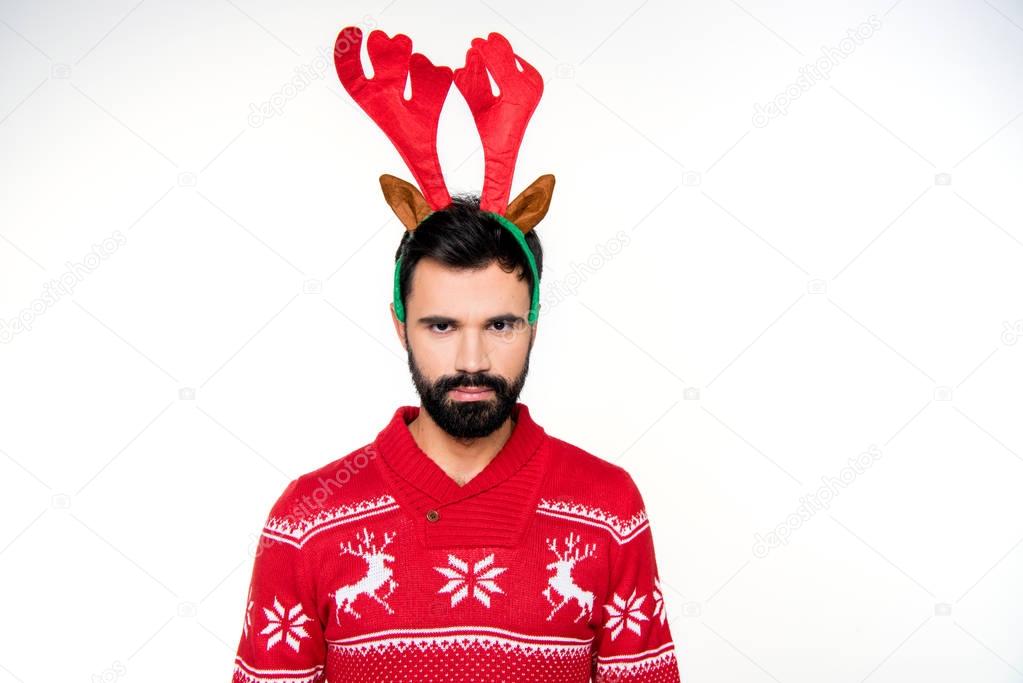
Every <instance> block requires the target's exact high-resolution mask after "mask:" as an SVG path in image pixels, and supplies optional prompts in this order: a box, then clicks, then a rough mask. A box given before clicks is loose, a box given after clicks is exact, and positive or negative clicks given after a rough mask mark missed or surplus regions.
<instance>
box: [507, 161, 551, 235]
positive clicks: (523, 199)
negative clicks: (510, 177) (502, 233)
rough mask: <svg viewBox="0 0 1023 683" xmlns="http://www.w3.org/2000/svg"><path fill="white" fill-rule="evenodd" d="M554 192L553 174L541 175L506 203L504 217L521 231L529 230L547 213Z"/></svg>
mask: <svg viewBox="0 0 1023 683" xmlns="http://www.w3.org/2000/svg"><path fill="white" fill-rule="evenodd" d="M553 194H554V176H553V175H551V174H550V173H548V174H546V175H542V176H540V177H539V178H537V179H536V180H534V181H533V184H532V185H530V186H529V187H527V188H526V189H525V190H523V191H522V192H521V193H520V194H519V196H518V197H516V198H515V199H514V200H512V202H511V204H509V205H508V210H507V211H506V212H505V214H504V217H505V218H507V219H508V220H510V221H511V222H512V223H514V224H515V225H517V226H519V228H520V229H521V230H522V232H524V233H525V232H529V231H530V230H532V229H533V228H534V227H536V224H537V223H539V222H540V221H542V220H543V217H544V216H546V215H547V209H548V207H550V205H551V195H553Z"/></svg>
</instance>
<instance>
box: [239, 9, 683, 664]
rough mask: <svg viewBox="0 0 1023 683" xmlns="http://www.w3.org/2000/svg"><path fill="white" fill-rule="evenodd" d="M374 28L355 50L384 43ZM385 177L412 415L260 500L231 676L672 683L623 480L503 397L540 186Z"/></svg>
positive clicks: (522, 333)
mask: <svg viewBox="0 0 1023 683" xmlns="http://www.w3.org/2000/svg"><path fill="white" fill-rule="evenodd" d="M346 30H347V29H346ZM380 34H381V32H374V34H373V35H371V36H370V43H369V47H370V54H371V57H372V56H374V54H376V55H377V56H379V55H381V54H382V52H381V51H382V50H384V49H386V48H387V47H390V46H393V45H394V43H393V42H392V43H387V42H385V41H387V40H392V41H398V40H399V38H401V36H396V37H395V38H394V39H387V38H386V35H384V36H383V38H380V37H379V35H380ZM342 35H344V32H342ZM374 36H377V38H376V39H374ZM495 36H497V34H491V35H490V41H492V42H491V43H489V44H491V45H499V46H501V47H500V49H505V48H504V47H503V44H502V43H501V41H502V40H503V38H501V37H500V36H497V38H495ZM355 39H356V40H355V45H356V48H357V46H358V40H361V34H356V35H355ZM339 40H340V38H339ZM406 40H407V39H406ZM374 48H376V49H374ZM473 49H480V50H481V51H483V53H484V54H483V56H485V57H488V58H493V53H492V52H491V53H487V49H486V44H485V45H483V46H477V45H476V43H474V48H473ZM355 54H356V55H358V50H357V49H355ZM508 54H510V51H509V52H508ZM336 58H337V59H339V60H343V59H347V58H348V57H345V56H343V55H342V56H336ZM403 59H405V60H408V59H409V57H408V54H407V53H406V54H405V56H404V57H403ZM472 59H473V57H472V56H471V55H470V58H469V59H468V60H467V61H469V62H471V61H472ZM412 60H413V61H414V60H415V56H412ZM374 65H375V66H377V67H378V73H381V72H384V71H386V68H387V65H386V64H385V63H381V64H377V62H376V60H375V61H374ZM489 66H490V64H488V67H489ZM527 66H528V65H527ZM412 68H413V72H414V73H415V69H416V67H415V65H413V67H412ZM530 68H531V67H530ZM497 70H499V68H498V69H497ZM338 71H339V75H341V76H342V82H343V83H345V85H346V88H348V87H349V85H350V80H349V81H348V82H346V77H349V76H350V74H347V72H346V71H345V67H344V66H343V65H339V67H338ZM406 73H408V71H407V69H406ZM458 78H459V77H458V75H457V74H456V75H455V80H456V82H457V81H458ZM399 80H401V81H403V80H404V76H401V78H400V79H399ZM350 92H351V89H350ZM413 92H414V93H415V92H416V84H415V83H413ZM360 103H361V102H360ZM481 134H482V128H481ZM403 156H405V155H403ZM406 159H407V157H406ZM410 167H412V164H410ZM420 170H421V169H420ZM413 172H414V173H416V169H413ZM419 176H420V174H417V178H419ZM494 177H495V176H494V175H493V174H489V175H488V179H492V178H494ZM419 179H420V186H422V185H424V184H425V183H423V182H422V178H419ZM509 180H510V179H509ZM381 184H382V186H383V188H384V193H385V196H386V198H387V200H388V203H389V204H390V205H391V206H392V208H393V209H394V210H395V213H396V214H397V215H398V216H399V218H401V219H402V221H403V223H405V225H406V233H405V235H404V236H403V239H402V242H401V245H400V247H399V249H398V253H397V255H396V267H395V280H394V281H395V287H394V296H393V303H392V304H391V316H392V321H393V323H394V327H395V331H396V333H397V336H398V339H399V342H400V343H401V344H402V345H403V347H404V348H405V350H406V353H407V356H408V364H409V369H410V371H411V374H412V379H413V383H414V385H415V388H416V390H417V392H418V393H419V396H420V399H421V405H420V406H418V407H417V406H401V407H399V408H398V409H397V410H396V411H395V413H394V415H393V417H392V418H391V420H390V422H389V423H388V424H387V425H386V426H385V427H384V428H383V429H382V430H381V431H380V432H379V434H378V435H377V437H376V438H375V439H374V440H373V441H372V442H371V443H369V444H366V445H364V446H362V447H361V448H359V449H357V450H355V451H352V452H351V453H349V454H348V455H346V456H344V457H343V458H341V459H339V460H337V461H335V462H332V463H330V464H328V465H325V466H324V467H322V468H320V469H318V470H316V471H313V472H309V473H307V474H304V475H302V476H300V477H298V478H297V479H295V480H294V481H292V482H291V483H290V484H289V486H288V487H287V488H286V490H285V491H284V493H283V494H282V495H281V497H280V498H279V499H278V501H277V503H276V504H275V505H274V506H273V509H272V510H271V512H270V515H269V518H268V519H267V522H266V524H265V527H264V530H263V534H262V537H261V542H260V547H259V552H258V553H257V556H256V559H255V566H254V568H253V573H252V579H251V584H250V589H249V596H248V600H247V603H246V605H247V609H246V613H245V619H244V623H243V626H242V637H241V642H240V643H239V646H238V651H237V657H236V660H235V670H234V679H233V680H234V683H263V682H265V681H276V682H280V683H284V682H287V683H323V682H327V683H342V682H343V683H384V682H386V683H398V682H405V681H408V682H412V681H423V682H426V683H430V682H434V681H436V682H440V681H446V682H449V683H458V682H465V683H482V682H485V681H493V682H495V683H496V682H499V681H500V682H505V683H538V682H547V681H549V682H551V683H553V682H556V681H557V682H563V683H584V682H588V681H593V680H596V681H608V682H612V681H615V682H618V681H621V682H628V683H653V682H655V681H656V682H662V681H663V682H668V683H677V682H678V681H679V671H678V665H677V661H676V658H675V651H674V646H673V642H672V637H671V633H670V629H669V626H668V621H667V615H666V612H665V609H664V602H663V591H662V589H661V585H660V582H659V577H658V568H657V563H656V559H655V554H654V547H653V537H652V535H651V530H650V522H649V519H648V517H647V514H646V511H645V507H644V503H643V499H642V497H641V495H640V493H639V490H638V489H637V487H636V485H635V482H634V481H633V480H632V478H631V477H630V475H629V474H628V473H627V472H626V471H625V470H624V469H622V468H621V467H619V466H617V465H614V464H612V463H609V462H606V461H604V460H602V459H600V458H599V457H597V456H595V455H591V454H590V453H587V452H585V451H583V450H581V449H579V448H577V447H575V446H573V445H571V444H569V443H567V442H565V441H562V440H560V439H558V438H556V437H554V436H552V435H549V434H547V433H546V431H545V430H544V429H543V428H542V427H541V426H540V425H539V424H538V423H537V422H536V421H535V420H534V419H533V417H532V415H531V414H530V411H529V409H528V408H527V406H526V405H525V404H523V403H521V402H519V401H518V397H519V394H520V392H521V390H522V388H523V385H524V383H525V379H526V374H527V372H528V368H529V355H530V352H531V350H532V347H533V344H534V342H535V339H536V333H537V324H536V313H537V312H538V306H539V304H538V297H537V291H538V287H539V281H540V274H541V272H542V249H541V246H540V242H539V238H538V237H537V235H536V233H535V232H533V231H532V230H531V228H532V227H533V226H534V225H535V224H536V222H538V221H539V220H540V218H542V217H543V215H544V214H545V213H546V211H547V206H548V205H549V202H550V197H551V191H552V189H553V177H550V176H545V177H541V179H539V180H538V181H537V182H535V183H534V184H533V185H532V186H530V188H528V189H527V190H526V191H525V192H523V193H522V194H521V195H519V197H517V198H516V199H515V200H514V201H513V202H511V203H510V204H509V203H507V201H506V199H507V195H505V201H504V202H498V203H497V204H495V203H494V202H493V197H494V195H493V192H494V189H493V186H487V185H485V187H484V194H483V196H482V198H476V197H475V196H473V195H469V196H459V197H455V198H454V199H452V198H450V197H448V196H446V191H445V196H441V197H440V198H437V197H434V198H433V199H434V201H430V200H429V199H428V198H427V197H426V196H424V195H422V194H420V193H419V191H418V190H417V189H416V188H415V187H413V186H411V185H410V184H408V183H404V181H400V180H398V179H396V178H393V177H392V176H385V177H384V178H382V179H381ZM488 187H489V189H488ZM424 202H425V203H427V204H429V205H430V208H431V209H432V211H431V210H429V209H427V210H422V206H423V204H424ZM417 207H419V208H417ZM484 207H490V208H484ZM495 208H496V209H498V210H497V211H495V210H494V209H495ZM523 226H525V227H523Z"/></svg>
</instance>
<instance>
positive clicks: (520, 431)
mask: <svg viewBox="0 0 1023 683" xmlns="http://www.w3.org/2000/svg"><path fill="white" fill-rule="evenodd" d="M420 410H421V408H420V407H419V406H401V407H399V408H398V409H397V410H395V411H394V416H393V417H392V418H391V421H390V422H389V423H388V424H387V426H386V427H384V429H383V430H381V431H380V433H379V434H378V435H377V438H376V444H377V446H378V448H379V452H380V455H381V457H382V458H383V459H384V461H385V462H386V463H387V465H388V466H389V467H390V468H391V469H392V470H393V471H394V472H395V473H396V474H397V475H399V476H400V477H402V478H403V479H405V480H406V481H408V482H409V483H410V484H412V485H413V486H415V487H416V488H418V489H419V490H421V491H422V492H424V493H426V494H427V495H429V496H430V497H432V498H433V499H434V500H436V501H437V502H438V503H453V502H455V501H458V500H462V499H465V498H468V497H470V496H474V495H476V494H478V493H480V492H482V491H485V490H486V489H489V488H491V487H493V486H496V485H498V484H500V483H501V482H503V481H505V480H506V479H508V478H509V477H511V476H512V475H513V474H515V472H517V471H518V470H519V469H520V468H521V467H522V466H523V465H524V464H525V463H526V462H527V461H528V460H529V458H530V457H531V456H532V455H533V453H534V452H535V451H536V449H537V447H538V446H539V445H540V444H541V443H542V441H543V440H544V438H545V437H546V432H544V430H543V428H542V427H541V426H540V425H538V424H537V423H536V422H534V421H533V418H532V417H531V416H530V414H529V408H527V407H526V405H525V404H524V403H516V404H515V407H514V408H512V413H511V417H512V419H513V420H514V421H515V425H514V427H513V428H512V433H511V436H510V437H509V438H508V440H507V441H506V442H505V444H504V446H502V447H501V450H500V451H498V453H497V455H496V456H494V458H493V459H492V460H491V461H490V462H489V463H487V466H486V467H484V468H483V470H482V471H481V472H479V473H478V474H477V475H476V476H475V477H473V478H472V479H470V480H469V481H468V482H467V483H466V484H465V486H459V485H458V484H456V483H455V480H454V479H452V478H451V477H450V476H448V474H447V473H446V472H445V471H444V470H443V469H441V467H440V465H438V464H437V463H435V462H434V461H433V460H431V459H430V456H428V455H427V454H426V453H425V452H424V451H423V450H422V449H421V448H420V447H419V445H418V444H417V443H416V440H415V439H414V438H413V437H412V432H410V431H409V428H408V425H409V423H410V422H412V421H413V420H414V419H416V417H417V416H418V415H419V411H420Z"/></svg>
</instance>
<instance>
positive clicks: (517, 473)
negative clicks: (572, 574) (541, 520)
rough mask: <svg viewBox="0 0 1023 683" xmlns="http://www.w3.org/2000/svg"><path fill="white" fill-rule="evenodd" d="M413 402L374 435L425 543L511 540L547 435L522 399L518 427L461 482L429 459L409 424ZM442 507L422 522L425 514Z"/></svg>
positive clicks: (532, 489) (529, 499)
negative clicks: (434, 517)
mask: <svg viewBox="0 0 1023 683" xmlns="http://www.w3.org/2000/svg"><path fill="white" fill-rule="evenodd" d="M419 411H420V408H419V407H418V406H401V407H399V408H398V409H397V410H395V412H394V416H393V417H392V418H391V421H390V422H389V423H388V425H387V426H386V427H384V429H383V430H381V432H380V433H379V434H378V435H377V438H376V440H375V441H374V444H375V446H376V447H377V449H378V452H379V459H380V461H381V462H380V465H381V470H382V472H383V475H384V476H385V478H386V479H388V480H389V481H390V483H391V484H392V486H393V492H394V494H395V497H396V498H397V499H398V501H399V504H400V505H401V507H402V508H404V510H405V512H407V513H409V515H410V516H411V518H412V520H413V522H414V523H415V525H416V527H417V528H418V529H419V532H420V534H421V538H422V539H423V540H424V542H425V543H426V545H428V546H432V547H438V546H443V545H475V546H483V545H502V546H506V545H513V544H515V543H517V542H518V539H519V538H520V536H521V534H522V532H523V531H524V529H525V526H526V523H527V522H528V521H529V519H531V518H532V516H533V515H532V514H531V513H532V512H533V511H534V509H535V507H536V501H537V496H538V495H539V485H540V481H541V480H542V478H543V473H544V471H545V469H546V468H545V463H544V462H543V460H544V458H543V456H542V454H543V453H545V452H546V450H547V449H546V448H544V447H543V446H544V444H545V442H546V441H547V434H546V432H545V431H544V430H543V428H542V427H540V426H539V425H538V424H536V422H534V421H533V419H532V417H531V416H530V414H529V409H528V408H527V407H526V405H525V404H523V403H516V404H515V407H514V408H513V409H512V419H513V420H515V426H514V427H513V428H512V433H511V436H510V437H509V438H508V440H507V441H506V442H505V444H504V446H503V447H502V448H501V450H500V451H499V452H498V453H497V455H496V456H494V458H493V459H492V460H491V461H490V462H489V463H487V466H486V467H484V468H483V470H482V471H481V472H479V474H477V475H476V476H475V477H473V478H472V479H470V480H469V481H468V483H466V484H465V486H459V485H458V484H456V483H455V481H454V480H453V479H452V478H451V477H450V476H448V474H447V473H446V472H445V471H444V470H443V469H441V467H440V466H439V465H438V464H437V463H435V462H434V461H433V460H431V459H430V456H428V455H427V454H426V453H425V452H424V451H423V450H422V449H421V448H419V445H418V444H417V443H416V441H415V439H414V438H413V437H412V433H411V432H410V431H409V429H408V424H409V423H410V422H411V421H412V420H414V419H415V418H416V417H417V416H418V415H419ZM430 510H435V511H437V512H439V519H437V520H436V521H433V522H430V521H427V518H426V513H427V512H428V511H430Z"/></svg>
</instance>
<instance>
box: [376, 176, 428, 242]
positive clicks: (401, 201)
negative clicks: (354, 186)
mask: <svg viewBox="0 0 1023 683" xmlns="http://www.w3.org/2000/svg"><path fill="white" fill-rule="evenodd" d="M380 189H381V190H383V191H384V199H386V200H387V203H388V204H390V205H391V210H392V211H394V215H395V216H397V217H398V220H399V221H401V224H402V225H404V226H405V229H406V230H415V229H416V226H417V225H419V223H420V221H422V220H423V219H424V218H426V217H427V216H428V215H430V212H431V211H432V210H433V209H431V208H430V205H429V204H427V203H426V199H425V198H424V197H423V193H422V192H420V191H419V188H417V187H416V186H415V185H413V184H412V183H407V182H405V181H404V180H402V179H401V178H397V177H395V176H393V175H389V174H387V173H385V174H383V175H382V176H380Z"/></svg>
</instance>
